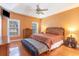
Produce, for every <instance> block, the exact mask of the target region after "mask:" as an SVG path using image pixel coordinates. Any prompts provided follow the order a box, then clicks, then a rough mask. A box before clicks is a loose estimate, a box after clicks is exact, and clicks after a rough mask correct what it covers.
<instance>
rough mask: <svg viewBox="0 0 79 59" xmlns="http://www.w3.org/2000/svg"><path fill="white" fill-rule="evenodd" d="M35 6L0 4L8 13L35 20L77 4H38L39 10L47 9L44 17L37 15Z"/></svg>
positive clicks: (29, 4) (31, 4) (32, 4)
mask: <svg viewBox="0 0 79 59" xmlns="http://www.w3.org/2000/svg"><path fill="white" fill-rule="evenodd" d="M37 4H38V3H0V6H2V7H3V8H5V9H7V10H9V11H13V12H16V13H20V14H23V15H28V16H33V17H37V18H44V17H47V16H50V15H53V14H56V13H59V12H62V11H66V10H69V9H72V8H75V7H78V6H79V4H77V3H39V5H40V8H45V9H48V11H44V15H42V14H40V15H38V14H36V10H35V9H36V5H37Z"/></svg>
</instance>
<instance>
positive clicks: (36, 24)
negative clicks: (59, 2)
mask: <svg viewBox="0 0 79 59" xmlns="http://www.w3.org/2000/svg"><path fill="white" fill-rule="evenodd" d="M32 33H33V34H35V33H38V23H37V22H32Z"/></svg>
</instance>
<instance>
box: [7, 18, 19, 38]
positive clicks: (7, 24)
mask: <svg viewBox="0 0 79 59" xmlns="http://www.w3.org/2000/svg"><path fill="white" fill-rule="evenodd" d="M9 21H16V22H17V23H18V35H9V31H10V29H9ZM7 26H8V27H7V30H8V36H9V37H16V36H19V35H20V20H17V19H8V23H7Z"/></svg>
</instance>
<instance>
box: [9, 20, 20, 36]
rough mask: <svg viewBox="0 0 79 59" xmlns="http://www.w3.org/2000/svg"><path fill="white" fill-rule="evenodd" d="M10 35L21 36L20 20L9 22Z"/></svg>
mask: <svg viewBox="0 0 79 59" xmlns="http://www.w3.org/2000/svg"><path fill="white" fill-rule="evenodd" d="M8 32H9V33H8V35H9V36H18V35H19V34H20V21H19V20H9V21H8Z"/></svg>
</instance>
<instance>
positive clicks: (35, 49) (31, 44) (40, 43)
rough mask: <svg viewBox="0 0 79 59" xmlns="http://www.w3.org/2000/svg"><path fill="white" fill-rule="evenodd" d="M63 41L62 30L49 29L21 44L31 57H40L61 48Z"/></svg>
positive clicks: (58, 28)
mask: <svg viewBox="0 0 79 59" xmlns="http://www.w3.org/2000/svg"><path fill="white" fill-rule="evenodd" d="M63 39H64V29H63V28H61V27H49V28H47V29H46V33H39V34H34V35H32V36H31V37H30V38H25V39H24V40H22V41H21V42H22V44H23V46H24V47H25V48H26V49H28V50H29V51H31V53H32V55H40V54H42V53H44V52H47V51H51V50H53V49H55V48H58V47H59V46H61V45H62V44H63Z"/></svg>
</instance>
